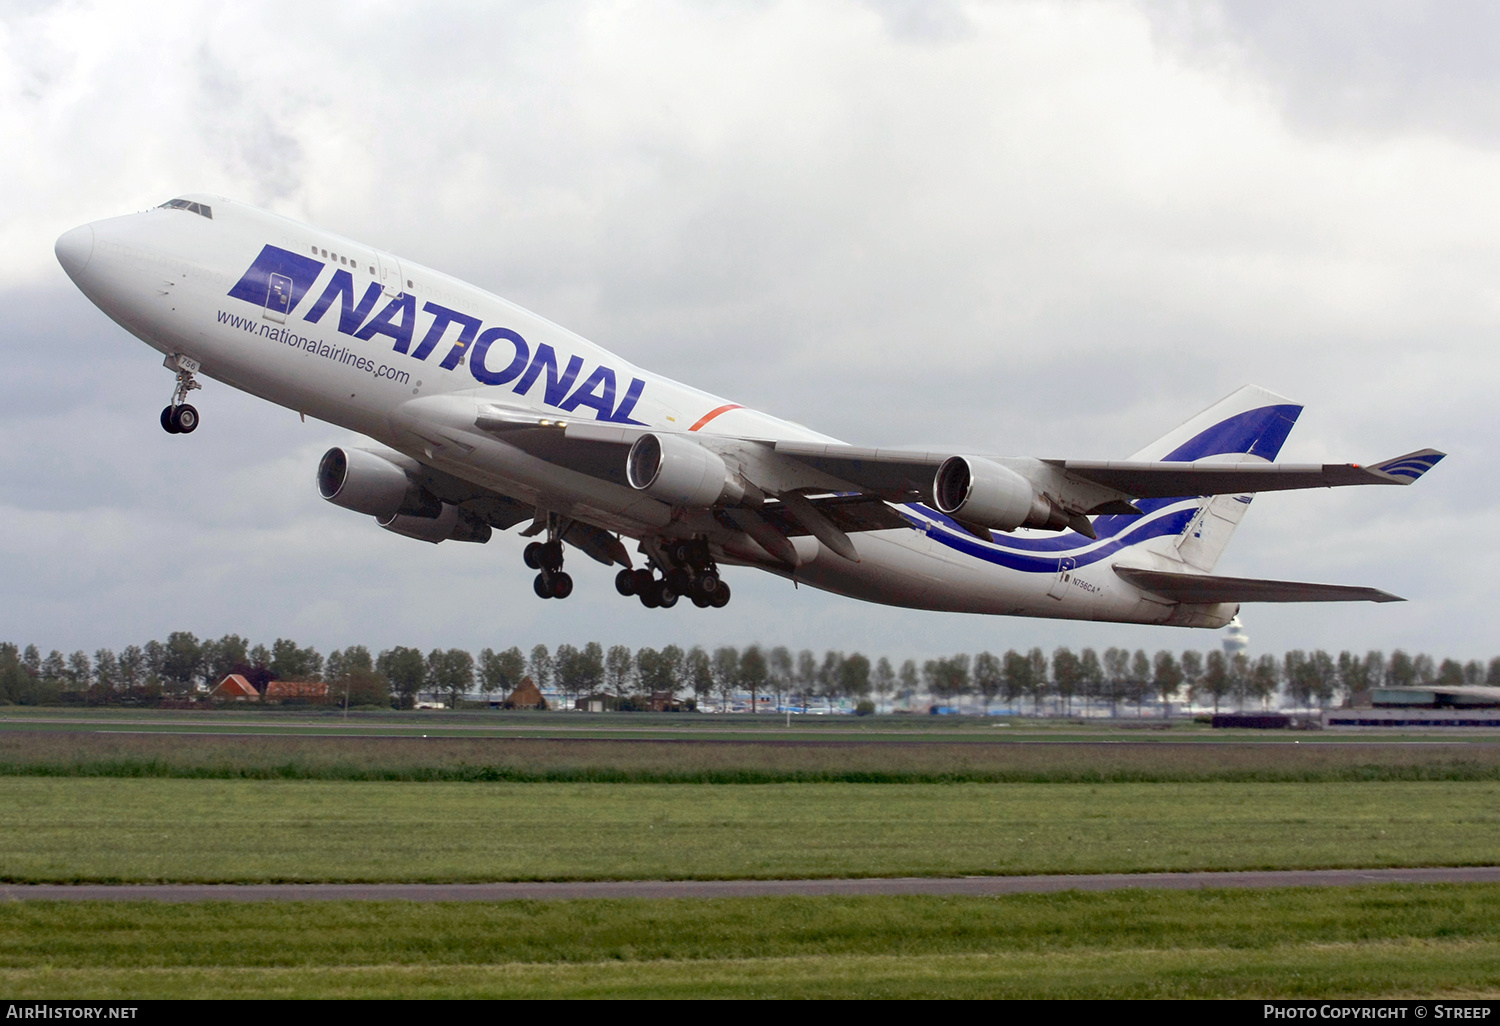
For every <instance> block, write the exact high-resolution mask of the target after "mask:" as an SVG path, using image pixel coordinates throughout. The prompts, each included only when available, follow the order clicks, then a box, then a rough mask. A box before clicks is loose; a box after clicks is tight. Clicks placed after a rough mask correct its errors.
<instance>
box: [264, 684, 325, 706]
mask: <svg viewBox="0 0 1500 1026" xmlns="http://www.w3.org/2000/svg"><path fill="white" fill-rule="evenodd" d="M262 697H263V698H264V700H265V701H267V702H308V703H317V702H326V701H328V683H327V682H326V681H321V680H273V681H271V682H270V683H269V684H267V685H266V693H265V695H264V696H262Z"/></svg>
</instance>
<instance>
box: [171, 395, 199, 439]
mask: <svg viewBox="0 0 1500 1026" xmlns="http://www.w3.org/2000/svg"><path fill="white" fill-rule="evenodd" d="M172 423H173V424H174V425H176V427H177V431H178V432H179V433H180V434H184V435H190V434H192V433H193V432H194V431H196V430H197V428H198V410H197V408H196V407H193V406H189V405H187V404H186V403H183V404H182V405H181V406H178V407H176V408H174V409H173V410H172Z"/></svg>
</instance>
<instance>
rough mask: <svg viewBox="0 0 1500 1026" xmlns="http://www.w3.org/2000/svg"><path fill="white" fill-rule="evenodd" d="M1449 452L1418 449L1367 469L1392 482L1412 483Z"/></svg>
mask: <svg viewBox="0 0 1500 1026" xmlns="http://www.w3.org/2000/svg"><path fill="white" fill-rule="evenodd" d="M1447 455H1448V454H1447V453H1445V452H1439V451H1438V450H1437V449H1418V450H1417V451H1416V452H1409V453H1407V454H1405V455H1404V456H1397V457H1396V458H1395V459H1390V460H1383V461H1381V462H1380V463H1376V464H1374V465H1373V466H1368V467H1366V468H1365V469H1366V470H1368V471H1370V472H1371V473H1374V474H1377V475H1379V476H1380V477H1383V478H1385V479H1387V480H1388V481H1390V482H1391V483H1392V484H1411V483H1412V482H1413V481H1415V480H1416V479H1417V478H1419V477H1421V476H1422V475H1423V474H1425V473H1427V472H1428V471H1429V470H1431V469H1432V468H1433V467H1435V466H1437V465H1438V463H1439V462H1440V461H1441V460H1442V459H1443V457H1444V456H1447Z"/></svg>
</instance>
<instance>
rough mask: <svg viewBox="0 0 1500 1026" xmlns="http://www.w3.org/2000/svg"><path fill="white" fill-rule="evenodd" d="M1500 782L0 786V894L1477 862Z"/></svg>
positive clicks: (6, 781)
mask: <svg viewBox="0 0 1500 1026" xmlns="http://www.w3.org/2000/svg"><path fill="white" fill-rule="evenodd" d="M1497 833H1500V784H1496V783H1491V782H1467V783H1466V782H1458V783H1452V782H1445V783H1436V782H1412V783H1356V784H1351V783H1332V784H1326V783H1318V784H1223V783H1219V784H1199V783H1188V784H1097V785H1057V784H890V785H883V786H878V787H875V786H863V785H858V784H776V785H745V786H735V787H718V786H713V785H697V786H683V785H655V784H641V785H637V786H633V787H629V788H620V787H617V786H615V785H611V784H592V783H576V784H547V783H543V784H535V783H532V784H509V783H494V784H489V783H481V784H472V783H470V784H452V783H399V782H398V783H364V782H330V781H257V780H175V779H138V780H118V779H57V778H37V777H9V778H0V879H5V880H9V881H52V882H75V881H77V882H81V881H95V882H113V881H120V882H131V881H138V882H144V881H182V882H261V881H483V880H548V879H551V880H569V879H658V878H677V879H689V878H696V879H724V878H780V877H808V878H813V877H842V876H903V875H925V876H958V875H965V874H1012V873H1089V872H1141V871H1152V870H1198V869H1261V868H1318V867H1341V866H1342V867H1361V866H1368V867H1373V866H1415V865H1475V864H1489V863H1491V862H1493V861H1494V859H1495V838H1496V836H1497Z"/></svg>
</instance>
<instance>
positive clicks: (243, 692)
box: [208, 673, 260, 702]
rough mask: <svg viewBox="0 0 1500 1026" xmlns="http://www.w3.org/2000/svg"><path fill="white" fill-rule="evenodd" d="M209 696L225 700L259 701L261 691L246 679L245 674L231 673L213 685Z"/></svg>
mask: <svg viewBox="0 0 1500 1026" xmlns="http://www.w3.org/2000/svg"><path fill="white" fill-rule="evenodd" d="M208 697H209V698H214V699H218V700H219V701H223V702H258V701H260V692H259V691H256V690H255V685H254V684H251V683H250V682H249V681H248V680H246V679H245V676H244V674H241V673H231V674H230V675H229V676H227V677H225V678H224V679H223V680H221V681H219V683H217V684H215V685H214V686H213V690H211V691H209V693H208Z"/></svg>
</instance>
